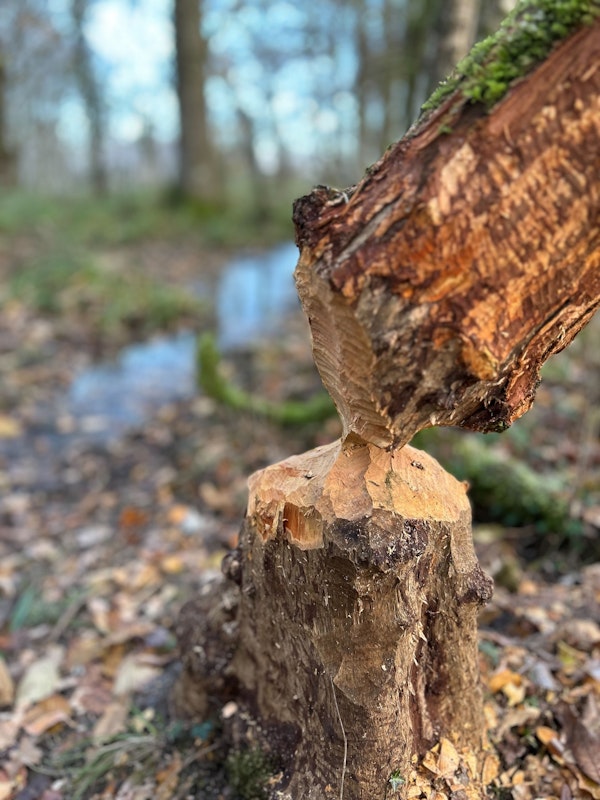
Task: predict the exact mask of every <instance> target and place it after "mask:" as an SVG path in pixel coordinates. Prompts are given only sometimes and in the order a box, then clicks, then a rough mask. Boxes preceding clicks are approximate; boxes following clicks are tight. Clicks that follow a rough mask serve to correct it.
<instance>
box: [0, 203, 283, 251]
mask: <svg viewBox="0 0 600 800" xmlns="http://www.w3.org/2000/svg"><path fill="white" fill-rule="evenodd" d="M292 199H293V198H292V197H289V198H281V199H280V200H279V201H278V202H274V203H273V204H272V209H270V212H269V214H268V216H267V217H266V218H265V219H263V220H260V221H258V220H257V219H256V215H255V213H254V208H253V204H252V200H251V198H250V197H246V196H245V195H244V194H243V193H242V194H240V196H239V198H237V199H235V201H234V202H232V203H230V204H228V205H222V204H221V205H217V204H208V203H199V202H194V201H186V200H183V199H181V198H180V197H178V196H177V195H176V194H175V193H173V192H163V193H162V194H159V193H151V192H149V193H146V194H129V195H114V196H111V195H109V196H107V197H103V198H96V197H91V196H88V195H81V196H80V195H69V196H64V197H60V198H59V197H48V196H40V195H34V194H28V193H26V192H22V191H16V192H8V193H5V194H4V195H2V196H0V234H3V235H15V234H21V235H23V234H29V235H34V236H43V237H44V238H45V239H46V240H48V242H49V243H50V245H51V246H52V242H53V240H57V241H62V242H65V241H68V242H71V243H75V244H78V245H84V246H87V247H91V248H95V247H115V246H123V245H127V244H135V243H137V242H142V241H148V240H156V239H169V240H175V241H176V240H177V239H178V238H179V237H182V236H185V237H190V236H191V237H195V238H196V239H197V241H198V243H199V244H202V243H204V244H206V245H219V246H224V247H227V248H230V247H241V246H248V245H249V244H257V245H258V244H262V245H264V244H270V243H273V242H276V241H281V240H282V239H289V238H291V237H292V235H293V228H292V223H291V215H292V208H291V207H292Z"/></svg>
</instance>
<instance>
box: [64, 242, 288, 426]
mask: <svg viewBox="0 0 600 800" xmlns="http://www.w3.org/2000/svg"><path fill="white" fill-rule="evenodd" d="M297 257H298V251H297V249H296V246H295V245H294V244H293V243H291V242H290V243H286V244H282V245H278V246H277V247H275V248H273V249H272V250H269V251H268V252H266V253H262V254H258V255H252V256H241V257H239V258H237V259H235V260H234V261H232V262H231V263H230V264H229V265H228V266H227V267H225V269H224V270H223V272H222V273H221V276H220V278H219V281H218V284H217V286H216V287H215V288H214V289H213V291H212V292H211V293H209V292H208V291H207V287H206V284H205V283H198V285H197V287H196V290H197V291H198V292H199V293H201V294H202V295H203V296H206V297H208V299H210V295H211V294H212V297H213V298H214V300H215V311H216V319H217V337H218V342H219V347H220V348H221V349H222V350H233V349H237V348H241V347H244V346H246V345H248V344H252V343H254V342H256V341H257V340H259V339H260V338H262V337H264V336H272V335H274V334H276V333H277V331H278V330H280V329H281V327H282V326H283V325H284V324H285V318H286V315H287V314H288V313H289V311H290V310H291V309H293V308H295V307H296V306H297V304H298V299H297V295H296V289H295V286H294V281H293V277H292V273H293V271H294V267H295V265H296V261H297ZM195 354H196V344H195V336H194V334H192V333H185V332H184V333H180V334H177V335H175V336H160V337H156V338H153V339H151V340H150V341H148V342H143V343H141V344H134V345H130V346H129V347H125V348H124V349H123V350H122V351H121V354H120V356H119V358H118V359H117V360H116V361H114V362H112V363H107V364H99V365H96V366H93V367H90V368H88V369H85V370H83V371H82V372H80V373H79V375H77V376H76V377H75V379H74V381H73V383H72V385H71V388H70V390H69V393H68V397H67V398H66V404H65V405H66V409H65V410H66V411H67V413H68V414H69V415H71V416H73V417H75V419H76V420H77V421H78V428H79V429H80V431H81V432H84V433H87V434H90V435H94V436H95V437H99V438H106V437H108V438H111V437H114V436H115V435H119V434H121V433H123V432H124V431H125V430H127V429H129V428H131V427H135V426H137V425H140V424H141V423H143V421H144V420H145V419H147V418H148V416H149V415H150V414H152V413H153V412H154V411H156V410H157V409H158V408H160V407H161V406H164V405H166V404H167V403H169V402H171V401H173V400H179V399H183V398H186V397H192V396H193V395H194V394H195V393H196V389H197V379H196V364H195Z"/></svg>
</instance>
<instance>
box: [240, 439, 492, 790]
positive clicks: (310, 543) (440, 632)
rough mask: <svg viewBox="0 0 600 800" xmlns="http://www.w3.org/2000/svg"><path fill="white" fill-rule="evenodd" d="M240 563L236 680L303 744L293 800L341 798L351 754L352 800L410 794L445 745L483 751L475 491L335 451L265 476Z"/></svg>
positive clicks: (409, 452) (364, 449)
mask: <svg viewBox="0 0 600 800" xmlns="http://www.w3.org/2000/svg"><path fill="white" fill-rule="evenodd" d="M241 552H242V561H241V574H242V576H243V578H242V585H241V589H242V593H241V597H242V600H241V610H240V614H239V617H238V620H239V625H240V635H241V639H240V646H239V647H238V650H237V653H236V656H235V658H234V660H233V672H234V673H235V675H236V676H237V677H238V679H239V680H240V682H241V683H242V685H243V687H244V688H243V692H242V696H245V697H246V702H247V703H248V705H249V706H250V707H251V708H253V709H254V711H255V713H257V714H258V717H259V718H260V719H261V720H263V721H264V722H265V724H267V725H268V726H269V728H270V730H276V729H277V727H278V726H279V727H280V728H283V729H285V732H286V738H287V740H291V741H293V744H294V747H293V753H294V755H293V758H292V759H291V763H290V764H289V766H288V770H289V772H288V775H291V782H290V783H289V785H287V786H286V789H285V791H286V796H289V797H291V798H299V797H302V798H306V799H307V800H309V799H310V798H314V800H317V798H323V797H326V796H328V794H327V792H326V787H327V786H330V787H333V791H332V792H331V796H339V792H340V782H341V780H342V771H343V763H344V746H345V745H346V747H347V752H346V771H345V776H344V787H345V788H344V797H345V798H346V800H351V798H357V799H358V798H364V799H365V800H366V799H367V798H378V797H383V796H384V793H385V791H386V786H387V782H388V779H389V777H390V775H391V774H392V772H394V771H399V772H400V773H401V774H402V775H404V776H405V779H407V780H408V776H409V774H410V772H411V756H413V755H415V754H421V755H422V754H423V753H425V752H426V751H427V750H428V749H429V747H430V746H431V745H432V744H433V743H434V742H435V741H437V740H438V738H439V736H440V735H445V736H448V737H452V738H453V739H454V740H455V742H456V743H457V744H458V745H459V746H462V747H466V748H471V749H472V750H474V751H477V752H478V751H479V750H480V748H481V735H482V733H481V732H482V729H483V719H482V709H481V703H480V702H478V696H479V688H478V671H477V657H476V652H477V636H476V615H477V611H478V608H479V606H480V605H481V604H482V603H484V602H486V601H487V600H488V599H489V598H490V596H491V581H490V579H489V578H487V577H486V576H484V575H483V573H482V572H481V569H480V568H479V565H478V563H477V559H476V557H475V553H474V550H473V545H472V540H471V536H470V507H469V503H468V500H467V497H466V487H465V486H464V485H463V484H461V483H459V482H458V481H456V480H455V479H454V478H452V477H451V476H450V475H448V474H447V473H446V472H444V470H443V469H442V468H441V467H440V466H439V464H437V462H436V461H434V460H433V459H432V458H431V457H430V456H428V455H427V454H425V453H422V452H420V451H418V450H414V449H413V448H411V447H406V448H403V449H402V450H400V451H392V452H387V451H385V450H382V449H380V448H378V447H376V446H374V445H357V446H354V447H349V448H345V449H342V447H341V444H340V442H334V443H333V444H331V445H328V446H325V447H321V448H318V449H316V450H313V451H310V452H308V453H305V454H303V455H301V456H295V457H292V458H290V459H288V460H286V461H284V462H282V463H280V464H276V465H274V466H273V467H268V468H267V469H265V470H263V471H262V472H260V473H257V474H256V475H254V476H252V478H251V479H250V499H249V507H248V516H247V519H246V523H245V526H244V529H243V533H242V541H241ZM274 634H275V635H274ZM342 726H343V730H344V731H345V736H346V739H344V734H343V733H342ZM392 732H393V734H392Z"/></svg>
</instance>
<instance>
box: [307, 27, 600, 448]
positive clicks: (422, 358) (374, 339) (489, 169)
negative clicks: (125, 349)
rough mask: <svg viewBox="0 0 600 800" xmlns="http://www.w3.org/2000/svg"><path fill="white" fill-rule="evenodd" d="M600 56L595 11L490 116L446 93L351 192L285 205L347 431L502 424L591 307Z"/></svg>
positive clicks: (598, 187) (388, 437)
mask: <svg viewBox="0 0 600 800" xmlns="http://www.w3.org/2000/svg"><path fill="white" fill-rule="evenodd" d="M599 65H600V22H596V24H594V25H593V26H591V27H586V28H583V29H582V30H580V31H579V32H578V33H577V34H575V35H574V36H572V37H571V38H570V39H568V40H567V41H565V42H564V43H563V44H562V45H561V46H559V47H558V48H557V49H556V50H555V51H554V52H553V53H552V54H551V55H550V57H549V58H548V59H547V60H546V61H545V62H544V63H543V64H542V65H541V66H540V67H539V68H538V69H537V70H536V71H535V72H534V73H533V74H532V75H530V76H529V77H528V79H527V80H525V81H523V82H522V83H520V84H518V85H516V86H515V87H514V88H513V90H512V91H511V93H510V94H509V95H508V96H507V97H506V98H505V100H504V101H502V102H501V103H500V104H499V105H498V106H497V107H496V108H495V109H494V111H493V113H492V114H489V115H488V114H486V113H485V110H484V109H483V107H482V106H472V105H468V104H466V102H464V101H463V102H462V103H460V102H459V101H457V98H456V96H453V97H452V98H450V100H448V101H446V103H445V104H444V105H443V106H442V107H440V108H439V109H438V110H437V111H436V112H435V113H434V114H432V115H431V116H430V117H429V118H427V119H425V120H424V121H422V122H421V123H420V124H419V125H417V126H416V127H415V129H414V130H413V131H412V133H411V134H410V135H409V136H407V137H406V138H405V139H403V140H402V141H400V142H399V143H398V144H396V145H395V146H394V147H393V148H391V149H390V150H389V151H388V153H386V155H385V156H384V157H383V158H382V159H381V160H380V161H379V162H378V163H377V164H376V165H375V166H374V167H373V168H372V169H371V170H369V171H368V173H367V175H366V176H365V178H364V179H363V181H362V182H361V183H360V184H359V185H358V186H357V187H356V188H355V189H353V190H350V191H349V192H348V193H347V194H344V193H340V192H332V191H330V190H326V189H324V188H318V189H317V190H315V191H314V192H313V193H312V194H311V195H309V196H307V197H304V198H302V199H301V200H300V201H298V202H297V204H296V207H295V221H296V226H297V239H298V243H299V246H300V248H301V257H300V261H299V264H298V267H297V271H296V280H297V285H298V291H299V294H300V297H301V300H302V303H303V305H304V308H305V311H306V313H307V315H308V318H309V320H310V324H311V328H312V335H313V342H314V356H315V361H316V363H317V366H318V368H319V371H320V373H321V377H322V379H323V382H324V384H325V386H326V387H327V389H328V390H329V392H330V394H331V396H332V397H333V399H334V401H335V403H336V405H337V407H338V410H339V412H340V414H341V416H342V418H343V421H344V425H345V433H346V434H349V433H353V434H355V435H357V436H358V437H360V438H361V439H363V440H365V441H371V442H376V443H377V444H379V445H380V446H389V445H390V444H394V445H401V444H403V443H405V442H407V441H410V439H411V438H412V436H413V435H414V434H415V433H416V432H417V431H418V430H420V429H422V428H424V427H428V426H431V425H461V426H464V427H466V428H470V429H473V430H480V431H487V430H501V429H503V428H504V427H506V426H507V425H510V424H511V423H512V422H513V421H514V420H515V419H516V418H517V417H519V416H520V415H521V414H523V413H524V412H525V411H527V409H528V408H529V407H530V406H531V403H532V402H533V398H534V394H535V388H536V385H537V383H538V376H539V370H540V367H541V365H542V363H543V362H544V361H545V360H546V358H547V357H548V356H549V355H551V354H552V353H554V352H557V351H558V350H561V349H562V348H563V347H565V346H566V345H567V344H568V343H569V342H570V341H571V339H572V338H573V337H574V336H575V334H576V333H577V332H578V331H579V330H580V329H581V328H582V326H583V325H584V324H585V323H586V322H587V321H588V320H589V318H590V317H591V315H592V314H593V312H594V311H595V309H596V308H597V307H598V304H599V302H600V233H599V231H600V228H599V224H598V222H599V220H598V211H599V208H600V182H599V181H598V175H599V174H600V66H599ZM448 125H450V126H451V128H448V127H447V126H448Z"/></svg>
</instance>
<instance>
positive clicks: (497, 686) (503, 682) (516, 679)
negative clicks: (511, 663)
mask: <svg viewBox="0 0 600 800" xmlns="http://www.w3.org/2000/svg"><path fill="white" fill-rule="evenodd" d="M510 683H512V684H513V685H514V686H520V685H521V684H522V683H523V678H522V676H521V675H519V673H518V672H513V671H512V670H511V669H502V670H500V671H499V672H495V673H494V674H493V675H490V678H489V680H488V686H489V688H490V691H491V692H493V693H494V694H495V693H496V692H500V691H502V690H503V689H504V687H505V686H507V685H508V684H510Z"/></svg>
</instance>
